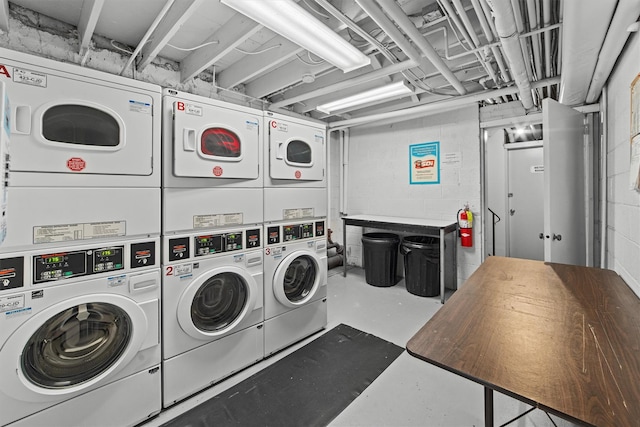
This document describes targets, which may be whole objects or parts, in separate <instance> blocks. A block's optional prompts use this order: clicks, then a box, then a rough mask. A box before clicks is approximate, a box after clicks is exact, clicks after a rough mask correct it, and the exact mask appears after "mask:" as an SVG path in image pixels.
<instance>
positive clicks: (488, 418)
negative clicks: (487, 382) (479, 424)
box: [484, 387, 493, 427]
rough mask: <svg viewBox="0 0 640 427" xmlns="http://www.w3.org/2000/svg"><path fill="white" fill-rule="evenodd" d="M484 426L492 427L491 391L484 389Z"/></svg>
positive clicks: (487, 388)
mask: <svg viewBox="0 0 640 427" xmlns="http://www.w3.org/2000/svg"><path fill="white" fill-rule="evenodd" d="M484 426H485V427H493V390H491V389H490V388H489V387H485V388H484Z"/></svg>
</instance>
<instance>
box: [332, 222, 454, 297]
mask: <svg viewBox="0 0 640 427" xmlns="http://www.w3.org/2000/svg"><path fill="white" fill-rule="evenodd" d="M347 225H355V226H358V227H369V228H378V229H383V230H397V231H406V232H409V233H417V234H421V235H423V236H431V237H438V238H439V239H440V301H441V302H442V303H443V304H444V301H445V261H446V260H445V252H444V249H445V248H444V238H445V235H447V234H449V233H452V232H454V231H456V230H457V229H458V225H457V223H456V222H451V221H442V220H437V219H420V218H404V217H397V216H377V215H352V216H345V217H342V239H343V241H342V243H343V247H344V248H345V249H344V250H343V255H342V257H343V259H342V265H343V266H344V272H343V276H344V277H347V250H346V247H347ZM455 249H456V248H454V249H453V259H452V260H450V261H451V262H452V263H453V276H454V286H455V283H456V281H457V279H456V277H457V266H456V252H457V251H456V250H455Z"/></svg>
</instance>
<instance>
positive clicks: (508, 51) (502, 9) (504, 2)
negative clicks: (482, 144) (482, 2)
mask: <svg viewBox="0 0 640 427" xmlns="http://www.w3.org/2000/svg"><path fill="white" fill-rule="evenodd" d="M491 6H492V8H493V13H494V14H495V17H496V30H497V31H498V35H499V36H500V41H501V42H502V47H503V49H504V53H505V55H506V57H507V61H508V62H509V64H510V68H511V74H512V75H513V79H514V81H515V82H516V85H517V86H518V89H519V93H520V101H521V102H522V106H523V107H524V108H525V110H530V109H531V108H533V96H532V95H531V82H530V81H529V76H528V75H527V68H526V66H525V60H524V55H523V53H522V48H521V46H520V36H519V34H518V29H517V27H516V21H515V16H514V14H513V7H512V6H511V0H492V2H491Z"/></svg>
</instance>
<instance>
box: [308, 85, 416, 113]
mask: <svg viewBox="0 0 640 427" xmlns="http://www.w3.org/2000/svg"><path fill="white" fill-rule="evenodd" d="M410 93H413V90H412V89H411V88H410V87H409V86H407V85H406V83H405V82H404V81H400V82H396V83H392V84H390V85H386V86H382V87H378V88H375V89H371V90H367V91H365V92H362V93H359V94H357V95H353V96H349V97H346V98H343V99H339V100H337V101H333V102H328V103H326V104H322V105H318V106H317V107H316V110H318V111H322V112H323V113H326V114H331V113H332V112H334V111H338V110H344V109H345V108H350V107H355V106H358V105H362V104H368V103H370V102H375V101H380V100H381V99H387V98H391V97H394V96H400V95H408V94H410Z"/></svg>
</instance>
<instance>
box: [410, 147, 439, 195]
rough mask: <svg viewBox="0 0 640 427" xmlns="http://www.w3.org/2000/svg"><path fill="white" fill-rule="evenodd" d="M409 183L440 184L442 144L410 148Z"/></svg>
mask: <svg viewBox="0 0 640 427" xmlns="http://www.w3.org/2000/svg"><path fill="white" fill-rule="evenodd" d="M409 183H410V184H440V142H439V141H434V142H424V143H421V144H413V145H410V146H409Z"/></svg>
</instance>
